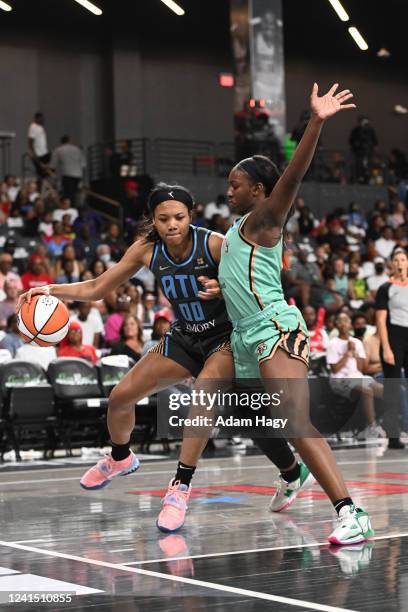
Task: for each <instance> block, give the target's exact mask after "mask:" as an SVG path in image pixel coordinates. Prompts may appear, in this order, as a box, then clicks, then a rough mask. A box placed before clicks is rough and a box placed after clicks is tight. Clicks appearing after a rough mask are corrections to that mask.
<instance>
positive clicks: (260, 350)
mask: <svg viewBox="0 0 408 612" xmlns="http://www.w3.org/2000/svg"><path fill="white" fill-rule="evenodd" d="M266 348H267V347H266V342H261V343H260V344H258V346H257V347H256V352H257V353H258V355H262V354H263V353H264V352H265V351H266Z"/></svg>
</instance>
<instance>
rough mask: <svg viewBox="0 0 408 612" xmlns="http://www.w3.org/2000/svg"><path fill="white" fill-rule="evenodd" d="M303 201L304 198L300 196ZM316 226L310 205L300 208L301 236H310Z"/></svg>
mask: <svg viewBox="0 0 408 612" xmlns="http://www.w3.org/2000/svg"><path fill="white" fill-rule="evenodd" d="M298 199H300V200H302V201H303V198H298ZM314 228H315V218H314V215H313V213H312V212H311V210H310V209H309V207H308V206H305V205H304V206H302V207H301V208H300V210H299V217H298V230H299V235H300V236H310V234H311V232H312V231H313V230H314Z"/></svg>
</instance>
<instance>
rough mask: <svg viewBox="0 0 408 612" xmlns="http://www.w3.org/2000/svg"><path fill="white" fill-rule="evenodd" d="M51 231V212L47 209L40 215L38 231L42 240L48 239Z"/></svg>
mask: <svg viewBox="0 0 408 612" xmlns="http://www.w3.org/2000/svg"><path fill="white" fill-rule="evenodd" d="M53 232H54V228H53V226H52V212H51V211H50V210H48V211H46V212H44V213H43V214H42V215H41V219H40V223H39V224H38V233H39V234H40V236H41V237H42V238H43V239H44V240H48V239H50V238H51V236H52V234H53Z"/></svg>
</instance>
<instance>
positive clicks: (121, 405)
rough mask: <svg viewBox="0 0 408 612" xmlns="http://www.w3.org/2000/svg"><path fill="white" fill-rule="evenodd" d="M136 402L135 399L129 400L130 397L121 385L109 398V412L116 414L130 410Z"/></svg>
mask: <svg viewBox="0 0 408 612" xmlns="http://www.w3.org/2000/svg"><path fill="white" fill-rule="evenodd" d="M136 401H137V400H135V399H134V398H129V395H128V394H127V393H126V392H124V390H123V389H121V388H120V385H118V386H117V387H115V388H114V389H113V390H112V392H111V394H110V396H109V400H108V405H109V410H113V411H115V412H118V411H121V410H129V409H131V408H133V406H134V405H135V402H136Z"/></svg>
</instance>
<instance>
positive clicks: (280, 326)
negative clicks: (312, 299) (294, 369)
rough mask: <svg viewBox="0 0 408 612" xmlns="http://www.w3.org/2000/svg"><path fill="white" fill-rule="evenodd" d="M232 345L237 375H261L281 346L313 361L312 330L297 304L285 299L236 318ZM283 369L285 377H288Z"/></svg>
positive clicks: (293, 355)
mask: <svg viewBox="0 0 408 612" xmlns="http://www.w3.org/2000/svg"><path fill="white" fill-rule="evenodd" d="M232 324H233V332H232V334H231V347H232V351H233V354H234V365H235V377H236V378H259V377H260V370H259V366H260V365H261V364H262V363H263V362H265V361H267V360H268V359H272V358H273V356H274V354H275V352H276V350H277V349H278V347H280V348H282V349H283V350H284V351H286V352H287V353H288V354H289V355H290V356H291V357H293V358H294V359H300V361H303V363H305V364H306V365H307V366H308V364H309V333H308V330H307V327H306V323H305V321H304V319H303V317H302V315H301V313H300V311H299V309H298V308H297V307H296V306H289V304H287V303H286V302H285V301H281V302H277V303H275V304H271V305H270V306H267V307H266V308H265V309H264V310H262V311H260V312H257V313H256V314H254V315H251V316H249V317H245V318H244V319H239V320H238V321H232ZM284 376H285V375H284V372H282V378H284Z"/></svg>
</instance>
